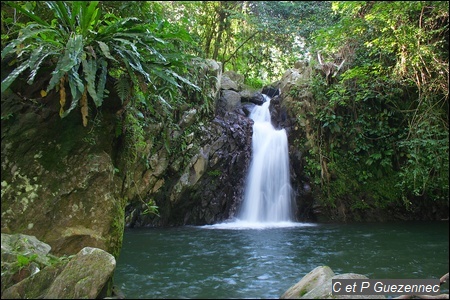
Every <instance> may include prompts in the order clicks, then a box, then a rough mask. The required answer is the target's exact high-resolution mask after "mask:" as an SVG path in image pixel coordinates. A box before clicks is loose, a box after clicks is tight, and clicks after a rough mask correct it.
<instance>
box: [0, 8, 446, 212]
mask: <svg viewBox="0 0 450 300" xmlns="http://www.w3.org/2000/svg"><path fill="white" fill-rule="evenodd" d="M1 5H2V66H8V67H10V68H12V70H13V71H12V72H11V73H10V74H6V75H5V76H3V75H2V93H4V92H7V90H8V88H9V87H12V86H13V85H14V83H15V82H16V81H17V79H18V78H25V80H26V81H27V82H28V83H30V84H31V83H33V82H34V81H35V80H36V79H37V78H39V76H44V75H43V74H50V75H47V76H48V78H47V81H46V86H43V89H42V91H41V96H42V97H45V95H46V94H47V93H50V92H58V93H59V95H60V97H59V98H60V106H61V111H60V115H61V117H65V116H67V114H69V113H71V112H72V111H73V110H74V109H76V108H77V109H80V111H81V115H82V120H81V122H83V125H84V126H88V124H89V122H88V121H89V120H92V119H94V117H93V116H92V114H95V113H97V112H98V111H101V107H102V105H103V104H104V101H108V92H110V91H108V89H107V88H106V84H107V81H108V80H112V82H113V83H114V88H115V93H116V94H117V95H118V96H119V98H120V100H121V102H122V106H123V110H122V113H121V114H119V115H118V116H117V118H118V120H117V124H118V126H117V135H118V136H120V135H123V134H127V135H129V136H130V137H131V138H130V139H128V140H129V141H130V143H131V144H130V149H133V151H131V152H132V153H131V156H132V157H134V158H135V159H139V152H140V151H141V150H142V149H144V148H145V138H144V131H145V128H146V127H148V126H149V125H150V124H153V123H157V122H161V123H163V124H164V125H165V126H164V127H165V128H174V127H176V126H177V125H176V121H177V116H178V114H179V111H183V110H185V109H187V108H189V107H197V108H199V110H200V111H201V112H202V116H203V117H204V118H209V117H211V116H212V113H213V107H212V105H213V101H212V99H210V98H208V97H207V96H205V95H203V94H202V93H201V86H198V85H196V84H195V82H198V80H197V78H195V77H196V74H193V73H192V72H191V73H189V71H188V70H189V67H188V66H189V64H190V62H191V61H192V59H193V58H194V57H200V58H212V59H214V60H217V61H220V62H221V63H222V67H223V69H224V70H234V71H236V72H238V73H241V74H243V75H245V79H246V83H247V84H249V85H252V86H254V87H262V86H263V85H265V84H268V83H271V82H274V81H276V80H278V79H280V77H281V75H282V73H283V72H284V71H285V70H286V69H288V68H291V67H292V66H293V63H294V62H295V61H297V60H299V59H302V60H307V61H309V63H310V65H311V66H312V67H313V68H314V69H319V70H322V71H323V72H322V73H321V72H316V73H314V74H315V75H314V76H313V79H312V80H311V82H310V83H309V89H310V91H311V95H312V96H311V99H310V102H311V106H310V109H308V110H306V111H305V110H304V108H301V106H300V105H292V114H293V115H294V116H295V117H296V118H297V121H298V124H299V125H301V124H303V122H304V120H305V119H308V121H309V122H308V126H307V128H305V129H306V130H307V131H308V135H307V138H306V137H305V139H303V140H302V139H298V140H297V141H296V144H295V145H294V146H296V147H298V148H300V149H302V150H303V148H304V145H305V144H306V145H308V151H309V153H308V154H307V155H305V159H306V165H305V172H306V173H307V175H308V176H309V177H310V180H311V181H312V182H313V183H314V184H315V187H316V189H315V190H316V191H317V193H316V196H317V198H318V199H321V201H322V202H323V203H324V204H327V205H329V206H330V207H336V206H338V205H345V206H346V207H351V208H352V209H355V210H357V209H363V210H364V209H368V208H374V207H375V208H386V207H389V206H390V205H392V204H396V205H400V206H403V207H406V208H414V207H420V206H426V205H427V204H429V203H434V202H443V203H448V192H449V188H448V180H449V178H448V173H449V169H448V168H449V161H448V154H449V153H448V138H449V137H448V108H449V107H448V80H449V71H448V46H449V45H448V43H449V31H448V20H449V12H448V5H449V2H448V1H409V2H402V1H393V2H376V1H353V2H328V1H300V2H296V1H278V2H273V1H181V2H179V1H160V2H159V1H156V2H136V1H129V2H122V1H107V2H106V1H105V2H101V1H100V2H99V1H89V2H83V1H68V2H53V1H4V2H2V4H1ZM394 16H395V17H394ZM318 57H319V58H320V59H318ZM338 66H339V68H337V67H338ZM327 68H328V69H327ZM327 70H328V71H327ZM324 74H325V76H324ZM293 95H294V96H295V91H294V93H293ZM294 98H295V97H294ZM8 117H9V116H4V115H2V119H3V118H8ZM166 132H168V131H162V132H161V135H163V139H164V141H165V143H166V145H167V146H166V147H167V148H168V149H171V147H172V148H173V147H174V142H173V141H170V138H169V137H164V134H165V133H166ZM175 146H176V147H178V146H180V147H181V144H180V145H178V146H177V145H175Z"/></svg>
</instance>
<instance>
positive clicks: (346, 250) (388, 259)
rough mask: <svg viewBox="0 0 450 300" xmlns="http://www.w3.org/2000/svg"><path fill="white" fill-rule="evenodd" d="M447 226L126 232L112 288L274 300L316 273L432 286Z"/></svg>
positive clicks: (151, 294)
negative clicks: (327, 270) (323, 267)
mask: <svg viewBox="0 0 450 300" xmlns="http://www.w3.org/2000/svg"><path fill="white" fill-rule="evenodd" d="M291 225H292V224H291ZM448 225H449V224H448V222H447V221H446V222H402V223H373V224H372V223H371V224H309V223H308V224H301V223H297V224H295V226H289V225H288V226H284V227H268V228H267V227H262V228H259V229H258V228H248V227H245V226H242V227H239V226H234V227H233V226H229V228H227V226H226V225H225V226H217V225H216V226H203V227H194V226H185V227H176V228H157V229H127V230H126V231H125V235H124V241H123V248H122V251H121V255H120V257H119V259H118V262H117V268H116V273H115V284H116V285H117V286H118V287H119V288H120V289H121V290H122V292H123V293H124V294H125V296H126V297H127V298H129V299H131V298H141V299H142V298H215V299H219V298H220V299H225V298H266V299H267V298H274V299H275V298H279V297H280V296H281V295H282V294H283V293H284V292H285V291H286V290H287V289H288V288H289V287H291V286H292V285H294V284H295V283H297V282H298V281H299V280H300V279H301V278H302V277H303V276H304V275H306V274H307V273H308V272H310V271H311V270H313V269H314V268H315V267H317V266H321V265H327V266H329V267H330V268H331V269H332V270H333V271H334V272H335V273H336V274H342V273H359V274H363V275H366V276H368V277H369V278H371V279H408V278H411V279H412V278H416V279H425V278H426V279H430V278H439V277H441V276H442V275H444V274H445V273H447V272H448V270H449V259H448V254H449V251H448V250H449V229H448ZM441 290H444V291H445V290H446V291H447V292H448V284H447V285H446V286H443V287H441Z"/></svg>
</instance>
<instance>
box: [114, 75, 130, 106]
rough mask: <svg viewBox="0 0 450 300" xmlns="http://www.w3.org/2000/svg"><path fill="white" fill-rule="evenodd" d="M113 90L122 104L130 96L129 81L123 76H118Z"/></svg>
mask: <svg viewBox="0 0 450 300" xmlns="http://www.w3.org/2000/svg"><path fill="white" fill-rule="evenodd" d="M115 88H116V92H117V95H118V96H119V98H120V100H121V101H122V103H123V102H124V101H125V99H127V98H128V97H129V95H130V91H131V89H130V80H129V79H128V78H126V77H125V76H120V77H119V79H118V80H117V81H116V84H115Z"/></svg>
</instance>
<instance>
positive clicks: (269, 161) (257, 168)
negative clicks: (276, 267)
mask: <svg viewBox="0 0 450 300" xmlns="http://www.w3.org/2000/svg"><path fill="white" fill-rule="evenodd" d="M269 105H270V98H269V97H267V96H266V102H264V103H263V104H262V105H261V106H259V105H256V106H255V107H254V108H253V110H252V112H251V114H250V118H251V119H253V121H254V125H253V136H252V160H251V163H250V169H249V173H248V176H247V181H246V186H245V194H244V201H243V203H242V207H241V210H240V215H239V217H238V218H239V219H240V220H241V221H246V222H257V223H267V222H271V223H273V222H289V221H292V215H293V213H292V211H293V200H292V192H291V190H292V189H291V185H290V175H289V155H288V141H287V135H286V131H285V129H281V130H276V129H275V128H274V127H273V125H272V123H271V121H270V111H269Z"/></svg>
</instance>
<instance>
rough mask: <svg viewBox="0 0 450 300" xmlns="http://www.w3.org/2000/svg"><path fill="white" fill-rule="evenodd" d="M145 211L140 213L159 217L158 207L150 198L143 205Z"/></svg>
mask: <svg viewBox="0 0 450 300" xmlns="http://www.w3.org/2000/svg"><path fill="white" fill-rule="evenodd" d="M145 206H146V209H145V210H144V211H143V212H142V214H143V215H148V214H153V215H155V216H158V217H159V212H158V206H157V205H156V203H155V200H154V199H153V198H152V199H150V200H148V201H147V202H146V203H145Z"/></svg>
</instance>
